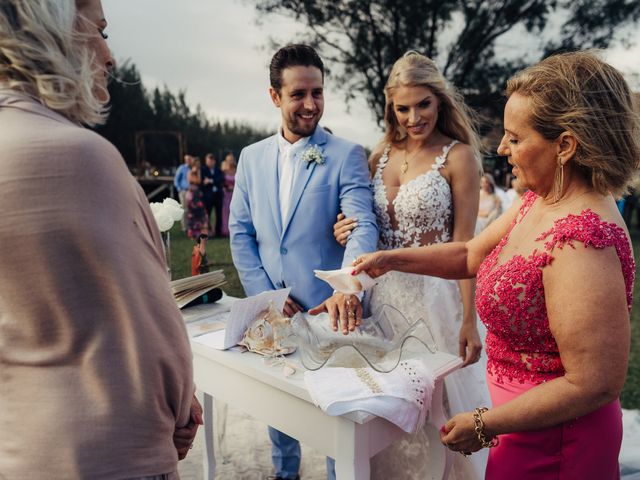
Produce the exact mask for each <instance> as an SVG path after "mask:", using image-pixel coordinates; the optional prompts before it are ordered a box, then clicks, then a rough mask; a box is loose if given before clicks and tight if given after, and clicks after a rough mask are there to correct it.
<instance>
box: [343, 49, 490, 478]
mask: <svg viewBox="0 0 640 480" xmlns="http://www.w3.org/2000/svg"><path fill="white" fill-rule="evenodd" d="M385 96H386V111H385V123H386V133H385V137H384V138H383V140H382V141H381V143H380V145H379V146H378V147H377V148H376V149H375V150H374V152H373V153H372V155H371V158H370V167H371V172H372V181H373V188H374V205H375V207H374V208H375V211H376V216H377V221H378V227H379V230H380V239H379V242H378V248H380V249H392V248H400V247H410V246H421V245H430V244H432V243H440V242H449V241H452V240H455V241H464V240H468V239H469V238H471V237H472V236H473V232H474V228H475V222H476V216H477V212H478V198H479V192H478V189H479V163H478V160H477V158H478V155H479V154H478V140H477V136H476V134H475V131H474V128H473V126H472V125H473V124H472V122H471V121H470V119H469V116H468V114H467V109H466V107H465V106H464V103H463V102H462V100H461V98H460V97H459V95H458V94H457V93H456V92H455V91H454V90H453V89H452V87H450V86H449V85H448V84H447V83H446V81H445V79H444V77H443V76H442V74H441V73H440V72H439V71H438V69H437V67H436V66H435V64H434V63H433V62H432V61H431V60H429V59H428V58H426V57H424V56H422V55H420V54H417V53H415V52H409V53H407V54H406V55H405V56H403V57H402V58H401V59H399V60H398V61H397V62H396V63H395V65H394V66H393V69H392V70H391V73H390V75H389V79H388V81H387V85H386V87H385ZM339 218H341V217H339ZM353 228H357V220H356V219H344V220H341V221H339V222H338V223H336V225H335V228H334V234H335V236H336V239H337V240H338V241H340V242H341V243H345V241H346V240H347V239H348V236H349V233H350V232H351V230H352V229H353ZM472 282H473V280H463V281H454V280H444V279H441V278H435V277H427V276H422V275H413V274H407V273H400V272H389V273H387V274H385V275H383V276H382V277H380V279H379V283H378V285H376V286H375V287H374V288H373V289H372V290H371V291H370V293H369V294H368V295H367V298H365V303H366V304H368V307H369V309H370V310H372V311H373V310H375V309H376V308H377V307H379V306H381V305H385V304H387V305H392V306H394V307H396V308H397V309H398V310H399V311H401V312H402V313H403V314H404V315H405V317H406V318H407V320H408V321H409V322H411V323H413V322H414V321H417V320H419V319H423V320H425V321H426V322H427V324H428V325H429V327H430V329H431V331H432V333H433V335H434V339H435V341H436V345H437V347H438V349H439V350H442V351H447V352H450V353H453V354H459V355H461V356H463V357H464V359H465V368H463V369H461V370H460V371H458V372H455V373H454V374H452V375H450V376H449V377H447V378H446V379H445V397H446V398H445V408H446V409H447V413H448V414H449V416H450V417H451V416H453V415H455V414H456V413H458V412H466V411H469V410H473V409H474V408H475V407H478V406H484V405H489V404H490V402H489V394H488V391H487V387H486V383H485V380H484V368H483V367H482V366H481V365H478V364H477V363H475V362H477V361H478V360H479V358H480V353H481V349H482V343H481V339H480V336H479V334H478V329H477V326H476V316H475V308H474V306H473V283H472ZM474 363H475V364H474ZM429 428H433V427H430V426H428V425H427V426H425V428H424V429H423V430H421V431H419V432H417V433H416V434H414V435H406V436H404V437H403V438H401V439H400V440H399V441H398V442H396V443H395V444H393V445H391V446H390V447H389V448H387V449H386V450H384V451H382V452H380V453H379V454H378V455H376V456H375V457H373V458H372V461H371V478H372V479H380V480H382V479H384V480H392V479H416V480H418V479H420V480H421V479H430V478H432V476H431V473H432V472H431V471H430V463H431V462H432V460H431V459H430V456H431V455H430V451H431V450H430V444H429V442H430V440H429V439H432V440H431V441H434V440H433V439H436V440H435V441H438V440H437V439H438V438H439V436H438V435H437V434H435V432H429V431H428V429H429ZM485 465H486V452H485V453H482V452H479V454H474V455H473V456H470V457H467V458H465V457H463V456H462V455H456V457H455V461H454V468H453V470H452V472H451V475H450V476H449V478H450V479H463V480H473V479H481V478H484V468H485Z"/></svg>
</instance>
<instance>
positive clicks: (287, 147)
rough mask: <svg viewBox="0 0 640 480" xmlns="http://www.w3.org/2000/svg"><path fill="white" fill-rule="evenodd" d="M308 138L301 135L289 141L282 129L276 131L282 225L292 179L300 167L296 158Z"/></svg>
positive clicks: (307, 141) (289, 196) (304, 146)
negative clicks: (296, 139) (298, 138)
mask: <svg viewBox="0 0 640 480" xmlns="http://www.w3.org/2000/svg"><path fill="white" fill-rule="evenodd" d="M309 138H310V137H303V138H301V139H300V140H298V141H297V142H295V143H289V141H288V140H287V139H286V138H284V137H283V136H282V131H280V132H279V133H278V151H279V152H280V155H279V156H278V171H279V173H280V175H279V177H278V178H279V182H280V184H279V185H278V188H279V190H278V192H279V196H280V215H281V218H282V224H283V226H284V222H285V220H286V218H287V213H289V203H290V199H291V187H292V185H293V179H294V178H295V176H296V174H297V173H298V169H299V168H300V162H299V161H297V159H298V157H299V155H300V153H301V152H302V151H303V150H304V149H305V148H306V146H307V144H308V143H309Z"/></svg>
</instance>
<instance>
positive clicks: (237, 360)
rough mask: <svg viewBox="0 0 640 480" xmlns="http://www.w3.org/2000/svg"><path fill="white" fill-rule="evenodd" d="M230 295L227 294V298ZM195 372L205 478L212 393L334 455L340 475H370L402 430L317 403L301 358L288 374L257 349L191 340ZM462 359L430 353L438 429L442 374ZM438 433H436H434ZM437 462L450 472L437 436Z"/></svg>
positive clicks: (438, 474)
mask: <svg viewBox="0 0 640 480" xmlns="http://www.w3.org/2000/svg"><path fill="white" fill-rule="evenodd" d="M228 301H232V299H223V304H222V305H220V306H218V307H215V306H212V311H215V309H216V308H218V309H219V308H220V307H222V306H223V305H224V303H225V302H228ZM191 347H192V350H193V357H194V358H193V366H194V378H195V382H196V385H197V387H198V389H199V390H200V391H201V392H202V397H203V407H204V410H205V425H204V432H205V455H204V457H205V458H204V468H205V472H204V473H205V476H204V478H205V479H209V480H213V478H214V475H215V458H214V455H213V438H214V436H213V419H212V415H211V414H210V413H211V412H212V408H213V397H215V398H216V399H218V400H221V401H222V402H224V403H227V404H230V405H232V406H233V407H234V408H237V409H239V410H241V411H244V412H246V413H248V414H250V415H251V416H252V417H254V418H256V419H258V420H261V421H263V422H264V423H266V424H268V425H271V426H273V427H275V428H277V429H278V430H280V431H282V432H284V433H286V434H287V435H289V436H291V437H293V438H296V439H298V440H299V441H301V442H303V443H305V444H306V445H309V446H310V447H312V448H313V449H315V450H316V451H318V452H320V453H322V454H324V455H327V456H329V457H332V458H334V459H335V461H336V476H337V479H338V480H368V479H369V459H370V458H371V457H372V456H374V455H375V454H376V453H378V452H379V451H381V450H382V449H384V448H386V447H387V446H388V445H390V444H391V442H393V441H394V440H395V439H396V438H398V436H399V435H400V434H401V433H402V430H401V429H400V428H398V427H396V426H395V425H393V424H392V423H390V422H388V421H387V420H385V419H382V418H379V417H376V416H373V415H370V414H367V413H365V412H356V413H353V414H349V415H343V416H340V417H331V416H328V415H326V414H325V413H324V412H323V411H322V410H321V409H320V408H318V407H316V406H315V405H314V404H313V402H312V400H311V397H310V396H309V393H308V391H307V389H306V388H305V385H304V380H303V372H304V369H303V367H302V365H300V364H299V362H296V357H295V354H294V356H293V357H292V358H291V361H293V362H294V363H297V364H298V367H299V368H298V369H297V372H296V374H295V375H293V376H291V377H288V378H287V377H285V376H284V375H283V373H282V369H281V368H274V367H271V366H269V365H266V364H265V363H264V361H263V359H262V357H260V356H259V355H256V354H253V353H250V352H245V353H241V352H238V351H220V350H215V349H213V348H210V347H206V346H204V345H202V344H200V343H197V342H194V341H192V342H191ZM461 364H462V361H461V359H460V358H459V357H456V356H454V355H450V354H447V353H440V352H438V353H436V354H434V355H430V356H428V358H427V365H428V367H430V368H431V369H432V371H433V372H434V374H435V376H436V384H435V390H434V394H433V397H432V398H433V400H432V405H431V410H430V413H429V417H428V422H429V423H431V424H432V425H433V426H434V427H435V429H434V432H436V433H434V436H435V435H437V428H439V427H440V426H441V425H443V424H444V423H445V416H444V412H443V409H442V392H443V381H442V380H443V379H444V377H445V376H446V375H448V374H449V373H451V372H452V371H454V370H456V369H458V368H459V367H460V365H461ZM434 439H437V437H435V438H434ZM432 444H435V445H438V446H439V447H440V451H441V454H440V455H437V454H436V455H434V458H438V457H439V458H438V460H439V461H438V465H434V466H433V467H434V468H433V472H434V473H433V475H434V476H433V478H434V479H436V478H438V479H440V478H446V475H447V473H448V470H449V468H450V466H451V462H452V453H451V452H450V451H449V450H448V449H445V448H444V446H442V445H441V444H440V442H439V441H435V442H432Z"/></svg>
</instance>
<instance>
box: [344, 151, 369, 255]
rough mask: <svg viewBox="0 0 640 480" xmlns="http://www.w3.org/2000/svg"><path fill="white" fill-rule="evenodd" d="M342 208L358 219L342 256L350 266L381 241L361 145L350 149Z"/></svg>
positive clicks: (345, 172) (351, 216) (347, 214)
mask: <svg viewBox="0 0 640 480" xmlns="http://www.w3.org/2000/svg"><path fill="white" fill-rule="evenodd" d="M340 208H341V210H342V213H344V214H345V215H346V216H347V217H349V218H357V219H358V226H357V227H356V228H355V229H354V230H353V232H352V234H351V236H350V237H349V240H348V241H347V246H346V249H345V253H344V257H343V259H342V266H343V267H347V266H350V265H351V262H353V260H355V259H356V257H358V256H359V255H361V254H363V253H368V252H374V251H375V250H376V246H377V244H378V226H377V224H376V217H375V215H374V213H373V193H372V191H371V181H370V179H369V167H368V165H367V157H366V155H365V153H364V150H363V148H362V147H360V146H355V147H354V148H353V149H352V150H351V151H350V152H349V155H348V157H347V159H346V160H345V161H344V163H343V164H342V168H341V170H340Z"/></svg>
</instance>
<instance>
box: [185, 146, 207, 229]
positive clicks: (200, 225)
mask: <svg viewBox="0 0 640 480" xmlns="http://www.w3.org/2000/svg"><path fill="white" fill-rule="evenodd" d="M200 167H201V163H200V159H199V158H198V157H195V158H194V159H193V162H192V164H191V170H190V171H189V173H188V174H187V178H188V179H189V191H188V192H187V196H186V200H187V236H188V237H189V238H191V239H193V240H196V239H197V238H198V237H200V235H201V234H203V233H204V234H206V233H207V231H208V227H207V223H208V220H207V219H208V218H209V217H208V216H207V210H206V208H205V206H204V196H203V194H202V188H201V187H202V173H201V168H200Z"/></svg>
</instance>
